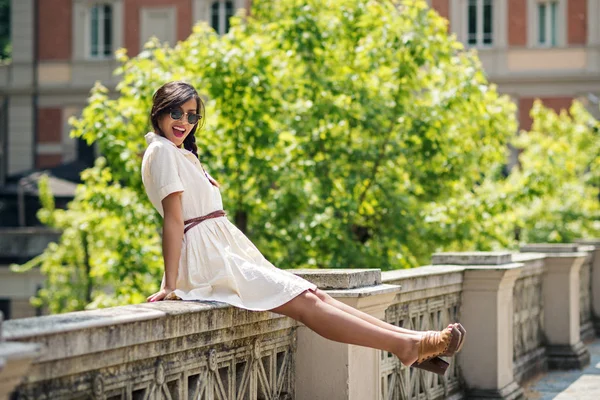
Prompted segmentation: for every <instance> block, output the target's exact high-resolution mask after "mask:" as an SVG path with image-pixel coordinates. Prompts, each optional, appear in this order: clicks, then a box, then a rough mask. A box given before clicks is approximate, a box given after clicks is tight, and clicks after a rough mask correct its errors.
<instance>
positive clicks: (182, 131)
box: [158, 99, 198, 147]
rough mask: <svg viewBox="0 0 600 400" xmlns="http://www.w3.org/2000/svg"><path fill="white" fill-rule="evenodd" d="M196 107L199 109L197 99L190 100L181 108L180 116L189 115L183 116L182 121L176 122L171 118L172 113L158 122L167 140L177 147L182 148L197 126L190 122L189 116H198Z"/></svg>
mask: <svg viewBox="0 0 600 400" xmlns="http://www.w3.org/2000/svg"><path fill="white" fill-rule="evenodd" d="M196 107H198V104H197V103H196V99H190V100H188V101H186V102H185V103H183V104H182V105H181V106H180V107H179V109H180V111H181V113H180V114H182V113H187V114H183V115H182V117H181V118H180V119H178V120H175V119H173V118H172V117H171V115H170V113H166V114H164V115H163V116H162V117H160V119H159V120H158V126H159V127H160V130H161V131H162V133H163V134H164V135H165V137H166V138H167V139H169V140H170V141H171V142H173V143H175V146H177V147H180V146H181V144H182V143H183V141H184V140H185V138H186V137H187V135H189V134H190V131H191V130H192V129H193V128H194V125H196V124H197V122H196V124H190V123H189V122H188V115H189V114H196Z"/></svg>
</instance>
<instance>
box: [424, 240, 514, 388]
mask: <svg viewBox="0 0 600 400" xmlns="http://www.w3.org/2000/svg"><path fill="white" fill-rule="evenodd" d="M432 264H434V265H461V266H463V267H464V268H465V273H464V280H463V295H462V309H461V322H462V324H463V326H464V327H465V329H466V330H467V332H468V333H467V340H466V342H465V345H464V347H463V350H462V352H461V353H459V354H458V363H459V365H460V367H461V371H462V374H463V378H464V380H465V385H466V392H467V397H468V398H469V399H521V398H523V396H524V395H523V389H522V388H521V387H520V386H519V384H518V383H517V382H516V381H515V380H514V373H513V288H514V284H515V280H516V279H517V277H518V276H519V274H520V273H521V269H522V266H523V264H521V263H513V262H512V255H511V253H508V252H473V253H436V254H434V255H433V257H432Z"/></svg>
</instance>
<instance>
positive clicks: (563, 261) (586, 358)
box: [521, 243, 590, 369]
mask: <svg viewBox="0 0 600 400" xmlns="http://www.w3.org/2000/svg"><path fill="white" fill-rule="evenodd" d="M579 250H580V247H579V246H578V245H576V244H547V243H540V244H529V245H525V246H523V247H521V252H534V253H543V254H545V255H546V258H545V269H546V271H545V272H546V273H545V276H544V281H543V296H544V310H545V312H544V333H545V337H546V350H547V356H548V367H549V368H551V369H572V368H583V367H585V366H586V365H588V364H589V363H590V353H589V351H588V350H587V348H586V347H585V345H584V344H583V342H582V341H581V334H580V317H579V311H580V298H579V297H580V281H579V276H580V270H581V266H582V265H583V263H584V262H585V260H586V258H587V257H588V253H586V252H580V251H579Z"/></svg>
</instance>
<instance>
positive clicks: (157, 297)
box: [146, 288, 173, 303]
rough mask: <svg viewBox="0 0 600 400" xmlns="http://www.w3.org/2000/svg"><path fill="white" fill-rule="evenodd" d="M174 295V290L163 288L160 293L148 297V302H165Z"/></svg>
mask: <svg viewBox="0 0 600 400" xmlns="http://www.w3.org/2000/svg"><path fill="white" fill-rule="evenodd" d="M171 293H173V291H172V290H170V289H167V288H161V289H160V290H159V291H158V292H156V293H154V294H153V295H151V296H148V298H147V299H146V301H147V302H150V303H151V302H154V301H161V300H164V299H165V298H166V297H167V296H168V295H169V294H171Z"/></svg>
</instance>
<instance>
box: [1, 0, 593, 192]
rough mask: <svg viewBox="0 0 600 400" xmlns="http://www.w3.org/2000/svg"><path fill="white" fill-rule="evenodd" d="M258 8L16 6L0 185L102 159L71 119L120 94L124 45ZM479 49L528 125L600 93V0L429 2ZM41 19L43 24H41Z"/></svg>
mask: <svg viewBox="0 0 600 400" xmlns="http://www.w3.org/2000/svg"><path fill="white" fill-rule="evenodd" d="M250 1H251V0H234V1H226V0H12V40H13V59H12V63H11V64H9V65H4V66H0V187H1V186H2V185H3V184H4V183H5V182H6V178H7V177H9V176H13V175H18V174H20V173H23V172H25V171H30V170H32V169H35V168H46V167H52V166H55V165H57V164H60V163H64V162H69V161H72V160H76V159H78V158H79V159H86V158H87V159H89V158H93V153H92V152H91V151H90V149H89V148H87V146H85V145H84V144H82V143H81V142H79V141H76V140H73V139H71V138H69V136H68V131H69V130H68V126H67V120H68V118H69V117H70V116H72V115H77V114H79V112H80V111H81V109H82V108H83V107H84V105H85V101H86V98H87V96H88V93H89V89H90V88H91V87H92V85H93V83H94V82H95V81H96V80H100V81H102V82H103V83H104V84H105V85H106V86H108V87H109V88H113V87H114V86H115V85H116V83H117V81H116V78H115V77H114V76H113V75H112V71H113V70H114V69H115V67H116V63H115V61H114V59H113V58H112V53H113V51H114V50H115V49H117V48H119V47H125V48H127V49H128V52H129V54H133V55H135V54H137V53H138V52H139V50H140V47H141V46H142V45H143V43H144V42H145V41H146V40H147V39H148V38H149V37H150V36H151V35H156V36H157V37H158V38H160V39H161V40H165V41H168V42H170V43H174V42H176V41H177V40H183V39H185V38H186V37H187V36H188V35H189V34H190V32H191V29H192V26H193V24H194V23H195V22H197V21H199V20H205V21H209V22H210V23H211V24H212V25H213V26H214V27H215V28H216V29H217V30H219V31H221V32H224V31H225V30H226V29H227V25H228V18H227V17H228V16H229V15H232V14H233V13H234V10H235V9H236V8H245V7H247V4H246V3H247V2H250ZM427 2H428V3H429V4H430V5H431V6H432V7H434V8H435V9H436V10H437V11H438V12H439V13H440V14H441V15H442V16H444V17H446V18H447V19H448V20H449V29H450V31H451V32H453V33H455V34H456V35H457V37H458V39H459V40H460V41H462V42H463V43H465V44H466V45H467V46H469V47H475V48H477V49H478V51H479V56H480V58H481V61H482V63H483V66H484V68H485V70H486V72H487V74H488V76H489V78H490V80H491V81H492V82H495V83H497V84H498V86H499V90H500V91H501V92H503V93H507V94H509V95H510V96H511V97H512V98H513V100H514V101H515V103H516V104H517V105H518V109H519V116H518V118H519V121H520V123H521V127H523V128H528V127H529V126H530V124H531V121H530V119H529V115H528V114H529V109H530V107H531V104H532V103H533V100H534V99H535V98H538V97H539V98H541V99H542V100H543V101H544V102H545V103H546V104H547V105H548V106H550V107H553V108H555V109H560V108H564V107H567V106H568V105H569V104H570V103H571V101H572V99H573V98H577V97H586V96H588V94H590V93H598V92H600V90H598V89H599V87H600V52H599V48H598V45H599V44H600V4H599V3H600V1H599V0H427ZM36 21H37V23H36Z"/></svg>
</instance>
